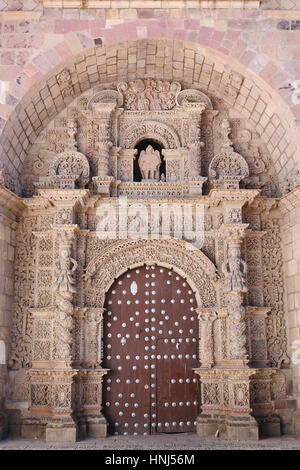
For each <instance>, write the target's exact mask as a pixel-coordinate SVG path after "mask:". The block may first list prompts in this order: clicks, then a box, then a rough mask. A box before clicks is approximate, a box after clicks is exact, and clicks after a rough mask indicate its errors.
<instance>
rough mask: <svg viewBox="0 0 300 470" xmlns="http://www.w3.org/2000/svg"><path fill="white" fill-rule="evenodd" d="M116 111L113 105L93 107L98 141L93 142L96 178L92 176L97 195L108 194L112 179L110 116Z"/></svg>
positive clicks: (96, 105) (100, 104) (99, 104)
mask: <svg viewBox="0 0 300 470" xmlns="http://www.w3.org/2000/svg"><path fill="white" fill-rule="evenodd" d="M115 109H116V104H115V103H97V104H94V105H93V115H94V120H95V122H96V126H97V130H98V139H97V140H96V142H95V149H96V154H97V162H96V176H94V177H93V178H92V179H93V183H94V190H95V191H96V193H98V194H102V193H104V194H109V188H110V184H111V182H112V181H113V179H114V178H113V177H111V176H109V166H110V165H109V157H110V150H111V148H112V147H113V143H112V114H113V112H114V111H115Z"/></svg>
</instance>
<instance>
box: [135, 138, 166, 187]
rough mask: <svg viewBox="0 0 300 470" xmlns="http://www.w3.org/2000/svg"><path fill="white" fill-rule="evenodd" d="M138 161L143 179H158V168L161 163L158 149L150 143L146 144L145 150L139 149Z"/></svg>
mask: <svg viewBox="0 0 300 470" xmlns="http://www.w3.org/2000/svg"><path fill="white" fill-rule="evenodd" d="M138 162H139V167H140V170H141V173H142V176H143V179H146V180H147V179H152V180H154V179H155V180H158V178H159V168H160V165H161V159H160V153H159V151H158V150H154V148H153V147H152V145H148V147H147V148H146V150H142V151H141V154H140V157H139V160H138Z"/></svg>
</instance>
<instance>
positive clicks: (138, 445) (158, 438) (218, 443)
mask: <svg viewBox="0 0 300 470" xmlns="http://www.w3.org/2000/svg"><path fill="white" fill-rule="evenodd" d="M151 449H154V450H300V439H296V438H294V437H290V436H284V437H281V438H266V439H261V440H260V441H252V442H250V441H248V442H245V441H236V442H228V441H224V440H221V439H218V438H209V439H208V438H207V439H200V438H199V437H198V436H197V435H196V434H184V433H183V434H172V435H171V434H156V435H153V436H118V437H115V436H111V437H108V438H100V439H86V440H84V441H80V442H76V443H74V444H66V443H63V444H62V443H45V442H43V441H38V440H28V439H5V440H3V441H1V442H0V451H1V450H151Z"/></svg>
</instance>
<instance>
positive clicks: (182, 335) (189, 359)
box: [103, 265, 200, 435]
mask: <svg viewBox="0 0 300 470" xmlns="http://www.w3.org/2000/svg"><path fill="white" fill-rule="evenodd" d="M105 308H106V310H107V311H106V312H105V314H104V333H103V339H104V360H103V367H105V368H108V369H110V372H109V373H108V374H107V376H106V377H105V379H104V383H103V414H104V415H105V417H106V419H107V421H108V432H109V433H110V434H128V435H132V434H150V433H157V432H168V433H172V432H193V431H195V420H196V417H197V416H198V414H199V401H200V400H199V393H200V390H199V381H198V380H197V378H196V377H195V375H194V373H193V368H194V367H197V366H198V337H199V334H198V320H197V315H196V313H195V311H194V310H195V308H196V299H195V295H194V292H193V291H192V290H191V288H190V286H189V285H188V283H187V282H186V280H185V279H184V278H183V277H181V276H180V275H178V274H177V273H176V272H175V271H174V270H173V269H169V268H167V267H162V266H157V265H152V266H141V267H138V268H135V269H131V270H129V271H127V272H126V273H124V274H123V275H122V276H120V277H119V278H118V279H117V280H116V281H115V282H114V284H113V285H112V286H111V288H110V290H109V291H108V293H107V296H106V301H105Z"/></svg>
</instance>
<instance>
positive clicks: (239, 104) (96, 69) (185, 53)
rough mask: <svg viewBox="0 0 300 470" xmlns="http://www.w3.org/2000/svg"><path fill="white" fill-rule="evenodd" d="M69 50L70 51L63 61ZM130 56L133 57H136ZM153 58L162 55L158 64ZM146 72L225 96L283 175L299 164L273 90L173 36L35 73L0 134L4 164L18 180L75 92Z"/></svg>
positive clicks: (296, 140) (98, 50)
mask: <svg viewBox="0 0 300 470" xmlns="http://www.w3.org/2000/svg"><path fill="white" fill-rule="evenodd" d="M67 36H68V37H67V38H66V41H67V42H66V45H67V44H69V43H70V37H69V36H70V35H67ZM111 39H112V40H113V36H112V38H111ZM63 44H64V43H62V44H61V46H62V45H63ZM91 44H92V42H90V43H88V45H91ZM67 50H70V48H69V47H68V48H67ZM141 53H142V55H143V56H145V59H143V61H142V62H143V64H144V66H143V67H142V64H141V63H140V62H139V61H138V57H139V55H141ZM68 55H69V54H68V53H66V54H65V57H66V59H67V58H68ZM129 56H130V57H131V58H130V59H129ZM133 56H135V57H136V62H132V60H133V59H132V57H133ZM124 57H125V59H124ZM153 57H154V58H155V57H159V58H160V59H163V60H159V61H157V62H156V63H155V64H153V63H152V62H153V60H154V59H153ZM170 57H171V60H170ZM167 58H169V60H168V61H167V60H166V59H167ZM163 63H167V64H166V65H161V64H163ZM121 65H122V66H121ZM129 65H130V67H129ZM123 67H124V68H123ZM145 76H149V77H150V76H152V77H156V78H164V79H169V80H177V81H182V82H184V83H185V84H186V85H192V86H198V87H200V89H201V90H203V91H204V92H205V91H207V92H208V93H210V94H213V95H215V96H217V97H221V98H222V99H224V100H225V102H227V104H228V105H230V106H232V107H233V108H234V109H236V110H237V111H238V112H239V113H241V115H242V116H244V117H245V118H246V119H248V121H249V122H250V123H251V124H252V125H253V129H255V130H256V131H257V133H258V134H259V135H260V136H261V137H262V139H263V141H264V142H265V143H266V145H267V148H268V150H269V152H270V154H271V156H272V159H273V163H274V167H275V171H276V174H277V176H278V178H279V180H280V179H284V178H285V176H286V175H287V174H288V173H289V172H291V171H292V170H293V169H294V168H296V167H297V165H298V164H299V162H300V150H299V148H300V145H299V144H300V136H299V135H298V133H297V132H296V129H294V128H293V126H291V122H293V120H294V115H293V114H292V112H291V109H290V108H289V106H288V105H287V104H286V103H285V102H284V101H283V99H282V98H281V97H280V95H279V94H278V92H277V91H276V90H274V89H273V88H272V87H271V86H270V85H269V84H268V83H267V82H266V81H265V80H263V79H262V78H261V77H259V76H258V75H255V74H254V73H253V72H252V71H251V70H250V69H247V68H246V67H245V66H244V65H242V64H241V63H240V62H239V61H238V60H237V59H235V58H234V57H231V56H229V55H226V54H224V53H222V52H219V51H217V50H214V49H212V48H211V47H207V46H203V45H201V44H197V43H192V42H188V41H177V40H172V39H166V40H159V39H158V40H155V39H149V40H148V39H141V40H137V41H136V40H135V41H134V40H129V41H125V42H117V43H113V44H106V45H105V46H99V47H93V48H91V49H86V50H82V51H81V53H80V54H75V55H73V56H71V57H70V59H69V60H65V61H63V62H62V63H60V64H59V65H57V66H56V67H54V68H52V69H51V70H49V72H48V73H47V74H46V75H45V76H43V77H42V75H41V73H36V74H33V78H32V80H31V81H30V87H29V88H30V89H29V91H28V92H27V93H26V95H25V96H24V97H23V98H22V99H21V100H20V102H19V103H18V104H17V106H16V107H15V108H14V110H13V112H12V113H11V115H10V117H9V119H8V121H7V123H6V125H5V127H4V129H3V131H2V135H1V137H0V149H1V152H2V157H1V159H2V164H3V165H4V167H5V168H6V169H7V171H8V173H9V174H10V175H11V176H12V177H15V178H18V175H19V174H20V173H21V171H22V167H23V163H24V160H25V158H26V154H27V152H28V150H29V149H30V147H31V145H32V144H33V143H34V142H35V139H36V138H37V136H38V135H39V133H40V132H41V131H42V130H43V129H44V127H45V126H46V125H47V124H48V123H49V122H50V121H51V120H52V119H53V118H54V117H55V116H56V115H57V114H58V113H59V112H60V111H61V110H62V109H64V108H65V107H66V106H67V105H68V104H70V103H71V102H72V100H73V99H74V98H75V97H77V96H79V95H80V94H81V93H82V92H83V91H86V90H87V89H88V88H92V87H93V86H95V85H97V84H99V82H100V83H104V82H106V83H109V82H115V81H118V80H122V81H123V80H132V79H134V78H143V77H145ZM34 80H35V81H34ZM33 85H34V86H33ZM297 144H298V149H297Z"/></svg>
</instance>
